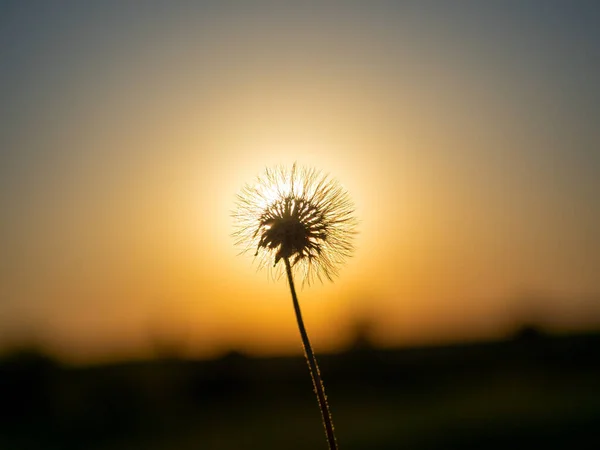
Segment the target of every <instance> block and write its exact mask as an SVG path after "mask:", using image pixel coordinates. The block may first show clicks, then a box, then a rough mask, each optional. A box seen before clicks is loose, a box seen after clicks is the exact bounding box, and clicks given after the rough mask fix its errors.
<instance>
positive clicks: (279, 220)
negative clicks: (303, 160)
mask: <svg viewBox="0 0 600 450" xmlns="http://www.w3.org/2000/svg"><path fill="white" fill-rule="evenodd" d="M233 216H234V219H235V227H236V231H235V232H234V237H235V239H236V244H237V245H240V246H242V247H243V249H244V251H245V252H249V251H252V252H254V256H255V257H256V258H257V259H258V262H259V267H265V266H266V267H268V268H269V269H270V270H271V271H272V274H273V276H274V277H275V278H279V277H280V276H281V275H282V274H283V273H284V269H285V274H286V276H287V279H288V283H289V286H290V292H291V294H292V301H293V304H294V311H295V313H296V319H297V322H298V328H299V329H300V336H301V338H302V344H303V346H304V352H305V355H306V360H307V362H308V367H309V371H310V374H311V377H312V381H313V386H314V390H315V393H316V395H317V400H318V401H319V407H320V408H321V415H322V416H323V424H324V426H325V432H326V435H327V441H328V443H329V448H330V449H331V450H334V449H337V448H338V447H337V443H336V440H335V434H334V431H333V422H332V419H331V413H330V412H329V405H328V403H327V397H326V395H325V389H324V386H323V381H322V380H321V374H320V372H319V366H318V365H317V360H316V358H315V355H314V352H313V349H312V346H311V344H310V340H309V339H308V334H307V332H306V328H305V327H304V321H303V319H302V312H301V310H300V304H299V303H298V297H297V295H296V288H295V286H294V273H296V274H299V275H300V276H301V277H302V280H303V284H304V283H308V284H310V283H311V282H312V281H313V280H314V279H315V278H316V279H318V280H319V281H323V277H325V278H327V279H329V280H330V281H333V277H334V276H336V275H337V273H338V267H339V266H340V265H341V264H342V263H343V262H344V261H345V259H346V258H348V257H349V256H350V255H351V253H352V250H353V246H352V240H353V237H354V234H355V233H356V231H355V228H356V224H357V222H356V219H355V217H354V205H353V203H352V201H351V200H350V197H349V196H348V194H347V192H346V191H345V190H344V189H343V187H342V186H341V185H340V184H339V183H338V182H337V181H336V180H334V179H331V178H330V177H329V176H328V175H324V174H322V173H321V172H320V171H318V170H316V169H313V168H302V169H298V167H297V166H296V164H295V163H294V165H293V166H292V168H291V170H289V171H288V170H286V169H285V168H284V167H278V168H275V169H267V170H266V171H265V173H264V175H263V176H261V177H258V179H257V180H256V182H255V183H254V184H247V185H246V186H244V188H243V189H242V191H241V193H240V194H239V195H238V196H237V209H236V211H235V212H234V214H233ZM281 262H283V267H282V264H281Z"/></svg>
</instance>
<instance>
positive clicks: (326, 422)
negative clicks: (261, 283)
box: [284, 258, 338, 450]
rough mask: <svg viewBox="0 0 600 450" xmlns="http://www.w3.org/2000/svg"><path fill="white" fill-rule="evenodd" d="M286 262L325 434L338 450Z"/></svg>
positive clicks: (286, 259)
mask: <svg viewBox="0 0 600 450" xmlns="http://www.w3.org/2000/svg"><path fill="white" fill-rule="evenodd" d="M284 260H285V270H286V272H287V277H288V282H289V284H290V291H291V293H292V300H293V302H294V311H295V312H296V320H297V321H298V328H299V329H300V336H301V337H302V345H303V346H304V354H305V356H306V361H307V362H308V368H309V371H310V376H311V378H312V382H313V386H314V389H315V394H317V400H318V401H319V407H320V408H321V416H323V425H325V434H326V435H327V442H328V443H329V450H337V448H338V446H337V442H336V440H335V434H334V432H333V421H332V420H331V413H330V412H329V404H328V403H327V396H326V395H325V386H324V385H323V380H321V373H320V372H319V366H318V365H317V359H316V358H315V354H314V352H313V349H312V346H311V345H310V340H309V339H308V333H307V332H306V328H305V327H304V321H303V320H302V311H300V303H298V297H297V296H296V288H295V287H294V277H293V276H292V268H291V266H290V261H289V259H288V258H284Z"/></svg>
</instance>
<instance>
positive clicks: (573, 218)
mask: <svg viewBox="0 0 600 450" xmlns="http://www.w3.org/2000/svg"><path fill="white" fill-rule="evenodd" d="M598 23H600V4H599V3H598V2H595V1H584V0H580V1H573V2H561V1H558V0H556V1H555V0H551V1H546V2H533V1H532V2H528V1H525V2H522V1H506V2H500V1H498V2H485V3H484V2H472V1H457V2H452V3H449V2H444V1H425V2H421V1H419V2H417V1H414V2H411V1H406V2H398V3H396V2H387V1H373V2H368V3H367V2H364V3H363V2H335V1H334V2H325V3H321V2H302V4H296V2H270V1H264V2H262V1H261V2H253V3H252V4H250V3H247V2H231V3H230V2H226V3H222V2H211V1H201V2H186V1H172V2H160V1H150V2H145V3H144V4H143V5H140V4H137V3H134V2H121V1H116V0H111V1H106V2H91V3H86V4H85V5H84V4H82V3H81V2H77V1H66V2H61V3H60V4H49V3H47V2H44V1H41V0H33V1H29V2H19V1H2V2H0V102H1V103H2V105H3V108H2V109H1V110H0V350H1V349H3V348H10V347H15V346H19V345H22V344H27V343H30V342H32V343H37V344H40V345H41V346H43V347H44V348H45V349H47V350H48V351H49V352H50V353H51V354H55V355H59V356H60V358H61V359H64V360H67V361H75V362H80V363H93V362H95V361H105V360H110V359H126V358H143V357H146V356H147V355H151V354H152V351H153V346H155V345H156V343H157V342H159V343H160V342H165V343H167V344H168V345H176V346H178V347H179V348H181V349H182V350H181V351H182V352H184V353H185V354H186V355H189V356H190V357H203V358H204V357H206V358H208V357H214V356H216V355H221V354H224V353H226V352H228V351H231V350H237V351H241V352H245V353H246V352H247V353H248V354H252V355H278V354H284V355H285V354H298V353H300V352H301V351H302V349H301V347H300V341H299V338H298V335H297V333H298V332H297V329H296V324H295V320H294V317H293V308H292V304H291V301H290V299H289V293H288V292H287V287H286V283H285V280H278V281H272V280H269V279H268V275H267V274H266V272H258V273H257V271H256V266H255V265H254V264H253V263H252V257H251V256H248V255H242V256H239V255H238V252H239V249H238V248H236V247H234V244H233V239H232V238H231V236H230V235H231V232H232V231H233V228H232V223H231V222H232V221H231V217H230V211H231V209H232V208H233V207H234V199H235V195H236V194H237V193H238V192H239V190H240V189H241V188H242V186H243V185H244V184H245V183H246V182H249V181H251V180H253V179H254V177H256V176H257V175H259V174H260V173H261V172H262V171H263V170H264V168H265V167H272V166H274V165H278V164H284V165H290V164H292V163H293V162H294V161H297V162H298V163H299V164H301V165H309V166H314V167H317V168H318V169H321V170H323V171H324V172H327V173H330V174H331V175H332V176H333V177H335V178H336V179H338V180H339V181H340V182H341V183H342V184H343V185H344V187H345V188H346V189H347V190H348V192H349V194H350V196H351V197H352V199H353V200H354V202H355V203H356V215H357V217H358V219H359V220H360V227H359V235H358V238H357V245H356V247H357V248H356V251H355V255H354V257H353V258H351V259H350V260H349V261H348V263H347V264H346V265H345V266H344V267H342V268H341V270H340V277H339V278H338V279H336V280H335V282H334V283H325V284H323V285H320V284H315V285H314V286H310V287H306V288H304V289H302V291H300V292H299V297H300V302H301V305H302V308H303V312H304V315H305V320H306V323H307V328H308V331H309V334H310V336H311V339H312V341H313V344H314V345H315V347H316V350H317V352H318V353H319V352H325V353H328V352H338V351H341V350H342V349H344V348H346V346H347V345H348V344H349V342H351V340H352V338H353V330H354V327H355V325H356V324H357V323H363V322H368V323H370V324H372V328H373V339H374V341H375V342H376V343H377V345H379V346H383V347H396V346H419V345H430V344H435V345H437V344H443V343H452V342H465V341H475V340H490V339H500V338H503V337H505V336H509V335H510V334H511V333H512V330H514V329H518V328H519V327H520V326H523V325H527V324H531V325H534V326H537V327H539V328H540V329H542V330H545V331H546V330H547V331H548V332H551V333H562V332H571V331H577V330H598V329H599V328H600V277H599V276H598V274H600V233H598V231H597V230H599V229H600V202H599V201H598V194H600V129H599V128H598V126H597V118H598V117H600V87H599V85H598V82H597V80H598V79H600V28H599V27H598V26H597V24H598Z"/></svg>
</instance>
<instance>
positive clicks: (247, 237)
mask: <svg viewBox="0 0 600 450" xmlns="http://www.w3.org/2000/svg"><path fill="white" fill-rule="evenodd" d="M353 213H354V205H353V203H352V201H351V200H350V197H349V196H348V194H347V193H346V191H345V190H344V189H343V187H342V186H341V185H340V184H339V183H338V182H337V181H336V180H335V179H331V178H330V177H329V176H328V175H324V174H322V173H321V172H319V171H317V170H316V169H312V168H301V169H299V168H298V167H297V165H296V164H294V165H293V166H292V168H291V170H289V171H288V170H286V169H285V168H283V167H278V168H275V169H267V170H266V171H265V173H264V175H263V176H261V177H258V179H257V180H256V182H255V183H252V184H247V185H246V186H244V188H243V189H242V191H241V193H240V194H239V195H238V197H237V209H236V211H235V212H234V219H235V226H236V231H235V233H234V236H235V238H236V244H238V245H240V246H242V248H243V249H244V251H246V252H252V253H253V254H254V256H255V257H256V258H257V259H258V263H259V267H264V266H267V267H271V268H272V269H274V270H273V275H274V276H275V277H278V276H281V275H282V274H283V272H284V271H283V267H282V264H280V263H281V262H282V260H284V259H286V258H287V259H289V260H290V264H291V266H292V269H293V272H294V273H296V274H298V275H300V276H301V278H302V280H303V282H307V283H309V284H310V282H312V281H313V280H314V279H315V278H317V279H318V280H320V281H322V280H323V277H325V278H327V279H329V280H332V279H333V277H334V276H336V275H337V274H338V268H339V266H340V265H341V264H342V263H343V262H344V261H345V260H346V259H347V258H348V257H349V256H350V255H351V254H352V250H353V243H352V242H353V238H354V235H355V233H356V232H355V228H356V219H355V218H354V216H353Z"/></svg>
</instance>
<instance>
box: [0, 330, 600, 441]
mask: <svg viewBox="0 0 600 450" xmlns="http://www.w3.org/2000/svg"><path fill="white" fill-rule="evenodd" d="M320 364H321V371H322V374H323V377H324V380H325V383H326V388H327V393H328V396H329V400H330V403H331V409H332V413H333V418H334V423H335V425H336V431H337V435H338V442H339V444H340V447H341V448H342V449H344V450H358V449H372V450H387V449H415V450H416V449H428V450H430V449H480V448H481V449H507V448H511V447H515V448H531V449H537V448H540V449H570V448H573V449H575V448H576V449H588V448H589V449H598V448H600V334H594V335H578V336H561V337H549V336H543V335H541V334H539V333H537V332H536V331H535V330H533V329H524V330H523V332H522V333H520V334H519V335H518V336H517V337H516V338H515V339H512V340H508V341H505V342H497V343H481V344H469V345H460V346H458V345H457V346H449V347H435V348H422V349H396V350H381V349H376V348H372V347H370V346H368V345H363V346H358V347H357V348H356V349H355V350H353V351H349V352H347V353H343V354H336V355H320ZM0 448H1V449H3V450H34V449H36V450H37V449H47V450H50V449H61V450H62V449H65V450H68V449H97V450H100V449H111V450H121V449H122V450H126V449H127V450H129V449H132V450H135V449H149V450H162V449H165V450H166V449H172V450H187V449H211V450H213V449H214V450H229V449H326V448H327V444H326V441H325V437H324V432H323V427H322V425H321V422H320V413H319V409H318V407H317V403H316V400H315V398H314V395H313V394H312V392H311V385H310V377H309V375H308V370H307V367H306V365H305V362H304V360H303V359H302V358H271V359H253V358H247V357H245V356H243V355H240V354H236V353H231V354H229V355H227V356H225V357H223V358H221V359H219V360H214V361H183V360H178V359H168V360H165V359H163V360H160V361H149V362H135V363H121V364H114V365H108V366H98V367H88V368H69V367H64V366H61V365H59V364H57V363H55V362H53V361H52V360H51V359H49V358H46V357H44V356H43V355H41V354H39V353H36V352H33V351H29V352H26V351H21V352H14V353H13V354H11V355H6V356H5V357H4V359H3V361H2V362H1V363H0Z"/></svg>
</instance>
